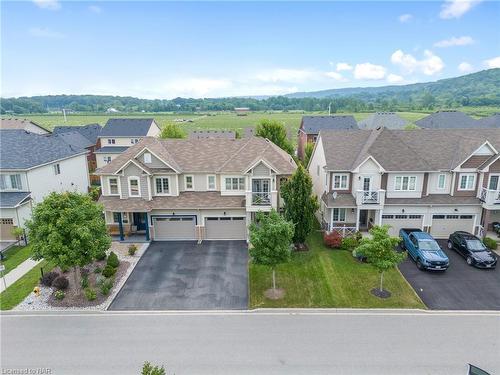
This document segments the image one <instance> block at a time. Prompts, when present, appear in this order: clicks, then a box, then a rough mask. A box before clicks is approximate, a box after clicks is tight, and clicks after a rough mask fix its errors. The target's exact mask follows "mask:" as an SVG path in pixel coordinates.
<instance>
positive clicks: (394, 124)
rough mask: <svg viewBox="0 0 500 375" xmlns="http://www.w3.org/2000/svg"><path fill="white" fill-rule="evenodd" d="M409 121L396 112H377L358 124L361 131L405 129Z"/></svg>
mask: <svg viewBox="0 0 500 375" xmlns="http://www.w3.org/2000/svg"><path fill="white" fill-rule="evenodd" d="M407 124H408V121H406V120H405V119H403V118H401V117H399V116H398V115H397V114H396V113H394V112H377V113H374V114H372V115H370V116H369V117H367V118H366V119H364V120H362V121H360V122H359V123H358V125H359V128H360V129H377V128H388V129H403V128H404V127H405V126H406V125H407Z"/></svg>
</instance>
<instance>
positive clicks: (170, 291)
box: [110, 241, 248, 310]
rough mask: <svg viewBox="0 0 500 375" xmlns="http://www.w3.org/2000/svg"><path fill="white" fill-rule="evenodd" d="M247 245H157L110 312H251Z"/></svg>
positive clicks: (124, 287)
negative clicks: (235, 310) (249, 305)
mask: <svg viewBox="0 0 500 375" xmlns="http://www.w3.org/2000/svg"><path fill="white" fill-rule="evenodd" d="M247 307H248V250H247V244H246V242H245V241H203V243H201V244H197V243H196V241H168V242H153V243H151V245H150V246H149V248H148V250H147V251H146V253H145V254H144V255H143V256H142V257H141V259H140V261H139V263H138V264H137V266H136V267H135V269H134V271H133V272H132V274H131V275H130V277H129V279H128V280H127V282H126V283H125V285H124V286H123V288H122V290H121V291H120V293H118V295H117V297H116V299H115V300H114V301H113V303H112V304H111V306H110V310H190V309H197V310H200V309H201V310H209V309H225V310H230V309H247Z"/></svg>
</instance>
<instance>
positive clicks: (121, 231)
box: [118, 212, 125, 241]
mask: <svg viewBox="0 0 500 375" xmlns="http://www.w3.org/2000/svg"><path fill="white" fill-rule="evenodd" d="M118 228H119V229H120V241H123V240H124V239H125V237H124V235H123V220H122V213H121V212H118Z"/></svg>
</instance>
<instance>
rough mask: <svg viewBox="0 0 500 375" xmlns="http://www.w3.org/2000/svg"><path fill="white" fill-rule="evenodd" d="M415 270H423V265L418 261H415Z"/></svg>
mask: <svg viewBox="0 0 500 375" xmlns="http://www.w3.org/2000/svg"><path fill="white" fill-rule="evenodd" d="M417 268H418V269H419V270H421V271H422V270H423V269H424V265H423V264H422V262H421V261H420V259H417Z"/></svg>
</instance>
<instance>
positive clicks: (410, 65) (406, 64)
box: [391, 49, 444, 76]
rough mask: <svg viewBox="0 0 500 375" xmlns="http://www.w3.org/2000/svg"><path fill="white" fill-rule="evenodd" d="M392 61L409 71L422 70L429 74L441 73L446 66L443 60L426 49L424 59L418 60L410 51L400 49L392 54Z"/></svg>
mask: <svg viewBox="0 0 500 375" xmlns="http://www.w3.org/2000/svg"><path fill="white" fill-rule="evenodd" d="M391 62H392V63H393V64H395V65H399V66H401V67H402V68H403V69H404V70H405V71H406V72H408V73H413V72H415V71H421V72H422V73H424V74H425V75H428V76H431V75H434V74H436V73H439V72H440V71H441V70H443V68H444V62H443V60H442V59H441V58H440V57H439V56H436V55H434V54H433V53H432V52H431V51H429V50H425V51H424V58H423V59H422V60H417V59H416V58H415V57H413V56H412V55H410V54H409V53H404V52H403V51H402V50H400V49H398V50H397V51H395V52H394V53H393V54H392V55H391Z"/></svg>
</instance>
